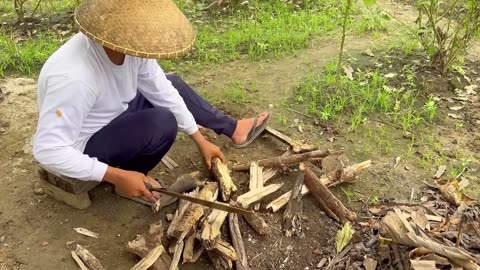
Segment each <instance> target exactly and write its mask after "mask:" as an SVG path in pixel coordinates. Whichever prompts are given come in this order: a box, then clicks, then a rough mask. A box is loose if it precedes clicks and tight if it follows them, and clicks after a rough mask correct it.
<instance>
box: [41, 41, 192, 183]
mask: <svg viewBox="0 0 480 270" xmlns="http://www.w3.org/2000/svg"><path fill="white" fill-rule="evenodd" d="M137 91H140V92H141V93H142V94H143V95H144V96H145V98H146V99H147V100H148V101H150V103H152V104H153V105H154V106H156V107H164V108H167V109H169V110H170V111H171V112H172V113H173V114H174V116H175V118H176V120H177V123H178V127H179V129H180V130H182V131H184V132H185V133H187V134H189V135H191V134H193V133H195V132H196V131H197V130H198V128H197V125H196V123H195V119H194V118H193V116H192V114H191V113H190V111H189V110H188V109H187V106H186V105H185V102H184V101H183V99H182V98H181V96H180V95H179V93H178V91H177V90H176V89H175V88H174V87H173V86H172V84H171V83H170V81H169V80H168V79H167V78H166V76H165V73H164V72H163V71H162V69H161V68H160V66H159V65H158V64H157V62H156V61H155V60H153V59H143V58H138V57H133V56H128V55H127V56H126V57H125V61H124V63H123V64H122V65H115V64H113V63H112V62H111V61H110V59H109V58H108V56H107V54H106V53H105V50H104V49H103V47H102V46H101V45H99V44H97V43H95V42H94V41H92V40H91V39H89V38H88V37H86V36H85V35H83V34H82V33H78V34H76V35H75V36H73V37H72V38H71V39H70V40H69V41H67V42H66V43H65V44H64V45H63V46H62V47H61V48H60V49H59V50H58V51H56V52H55V53H54V54H53V55H52V56H51V57H50V58H49V59H48V60H47V62H46V63H45V65H44V66H43V68H42V71H41V72H40V76H39V79H38V109H39V120H38V126H37V132H36V134H35V138H34V146H33V154H34V157H35V159H36V160H37V161H38V162H39V163H40V164H41V165H42V166H43V167H45V168H46V169H49V170H52V171H54V172H57V173H59V174H62V175H65V176H69V177H73V178H76V179H80V180H94V181H101V180H102V179H103V177H104V175H105V172H106V170H107V167H108V165H107V164H105V163H102V162H100V161H99V160H97V159H96V158H94V157H89V156H88V155H85V154H83V151H84V149H85V146H86V144H87V142H88V140H89V139H90V137H91V136H92V135H93V134H94V133H96V132H97V131H99V130H100V129H101V128H103V127H104V126H106V125H107V124H108V123H110V122H111V121H112V120H113V119H114V118H116V117H117V116H119V115H120V114H121V113H123V112H124V111H126V110H127V108H128V103H129V102H130V101H131V100H133V99H134V98H135V96H136V94H137ZM138 132H142V131H141V130H138Z"/></svg>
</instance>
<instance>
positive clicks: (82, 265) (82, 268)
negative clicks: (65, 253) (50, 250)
mask: <svg viewBox="0 0 480 270" xmlns="http://www.w3.org/2000/svg"><path fill="white" fill-rule="evenodd" d="M71 254H72V258H73V260H74V261H75V262H76V263H77V265H78V267H80V270H90V269H89V268H88V267H87V266H86V265H85V263H84V262H83V261H82V259H80V257H78V255H77V253H75V251H73V250H72V251H71Z"/></svg>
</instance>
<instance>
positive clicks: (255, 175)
mask: <svg viewBox="0 0 480 270" xmlns="http://www.w3.org/2000/svg"><path fill="white" fill-rule="evenodd" d="M262 187H263V170H262V167H260V166H258V163H257V162H255V161H253V162H252V163H251V164H250V183H249V189H250V191H252V190H257V189H259V188H262ZM253 209H254V210H255V211H258V210H259V209H260V204H259V203H258V204H256V205H255V206H254V207H253Z"/></svg>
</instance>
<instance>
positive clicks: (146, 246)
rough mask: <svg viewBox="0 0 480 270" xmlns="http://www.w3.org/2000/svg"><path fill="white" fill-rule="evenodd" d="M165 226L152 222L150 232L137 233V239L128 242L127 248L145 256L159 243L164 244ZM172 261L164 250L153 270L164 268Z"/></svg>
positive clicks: (152, 267) (140, 255)
mask: <svg viewBox="0 0 480 270" xmlns="http://www.w3.org/2000/svg"><path fill="white" fill-rule="evenodd" d="M162 236H163V226H162V223H161V222H159V223H155V224H151V225H150V227H149V229H148V232H146V233H144V234H141V235H137V237H136V238H135V240H132V241H130V242H128V244H127V250H128V251H129V252H131V253H133V254H136V255H137V256H139V257H141V258H145V257H146V256H147V255H148V253H149V252H150V251H152V250H153V249H154V248H156V247H157V246H159V245H162ZM171 263H172V259H171V258H170V256H169V255H168V254H167V252H163V253H161V255H160V258H158V259H157V260H156V261H155V263H154V264H153V265H152V266H151V268H150V269H152V270H164V269H167V268H168V267H169V265H170V264H171Z"/></svg>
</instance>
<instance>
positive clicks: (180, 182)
mask: <svg viewBox="0 0 480 270" xmlns="http://www.w3.org/2000/svg"><path fill="white" fill-rule="evenodd" d="M200 176H201V174H200V172H198V171H195V172H191V173H189V174H184V175H181V176H179V177H178V178H177V180H176V181H175V182H173V184H171V185H170V186H169V187H167V189H168V190H170V191H174V192H177V193H184V192H189V191H192V190H194V189H196V188H197V187H203V186H204V185H205V181H200ZM176 201H177V198H175V197H171V196H168V195H162V196H160V199H159V200H157V202H156V203H155V204H154V206H153V207H152V208H153V210H154V211H155V212H158V211H159V210H160V209H162V208H163V207H165V206H168V205H170V204H172V203H174V202H176Z"/></svg>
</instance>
